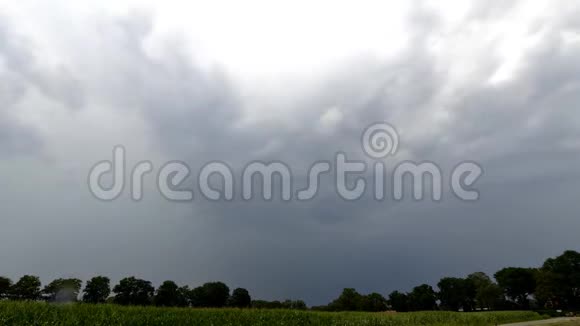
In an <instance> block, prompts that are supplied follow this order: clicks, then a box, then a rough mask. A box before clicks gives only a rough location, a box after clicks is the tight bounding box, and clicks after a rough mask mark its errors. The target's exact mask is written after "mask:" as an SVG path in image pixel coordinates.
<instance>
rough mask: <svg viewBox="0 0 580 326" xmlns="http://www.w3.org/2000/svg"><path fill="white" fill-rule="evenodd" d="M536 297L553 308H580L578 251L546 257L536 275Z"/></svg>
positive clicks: (579, 256)
mask: <svg viewBox="0 0 580 326" xmlns="http://www.w3.org/2000/svg"><path fill="white" fill-rule="evenodd" d="M536 276H537V277H536V281H537V292H538V293H537V297H538V299H539V300H540V301H544V302H545V304H546V305H550V306H552V307H554V308H565V309H580V253H578V252H576V251H572V250H568V251H565V252H564V253H563V254H562V255H560V256H558V257H556V258H549V259H547V260H546V261H545V262H544V264H543V266H542V268H541V269H540V272H539V273H538V274H537V275H536Z"/></svg>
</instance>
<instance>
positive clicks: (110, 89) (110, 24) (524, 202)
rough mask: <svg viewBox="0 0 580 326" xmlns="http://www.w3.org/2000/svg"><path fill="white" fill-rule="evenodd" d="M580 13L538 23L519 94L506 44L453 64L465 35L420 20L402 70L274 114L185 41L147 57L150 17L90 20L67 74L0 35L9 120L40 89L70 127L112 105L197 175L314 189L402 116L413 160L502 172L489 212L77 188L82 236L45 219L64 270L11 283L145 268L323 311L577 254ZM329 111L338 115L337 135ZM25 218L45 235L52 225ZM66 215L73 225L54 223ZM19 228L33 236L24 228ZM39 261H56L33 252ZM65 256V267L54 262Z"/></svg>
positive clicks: (485, 46)
mask: <svg viewBox="0 0 580 326" xmlns="http://www.w3.org/2000/svg"><path fill="white" fill-rule="evenodd" d="M484 7H485V8H484ZM517 7H518V5H513V7H510V6H506V7H504V6H502V8H492V7H489V6H484V5H478V6H476V7H475V9H473V10H472V12H473V13H472V14H470V15H468V16H467V18H466V21H464V22H463V23H464V25H467V24H468V23H469V22H470V20H479V21H485V22H486V23H490V24H491V23H493V21H494V19H500V18H501V17H498V15H497V14H498V13H500V12H503V11H505V10H515V9H517ZM574 9H576V8H574ZM574 12H575V11H574V10H566V11H562V12H559V22H558V23H554V22H553V21H551V20H540V21H538V22H535V26H534V28H530V33H534V32H535V31H542V30H543V31H544V34H543V36H542V38H541V42H539V43H538V45H536V46H535V47H534V48H533V49H532V50H529V51H527V52H525V53H524V55H523V56H522V58H521V59H520V60H519V62H520V63H521V65H520V66H519V68H518V69H516V70H515V71H514V73H513V76H512V77H511V78H509V79H508V80H507V81H503V82H501V83H490V82H489V80H490V78H491V76H492V75H493V74H494V73H495V72H496V71H497V69H499V68H500V66H501V64H502V62H503V60H502V59H501V58H499V57H498V56H496V55H495V53H496V47H497V46H498V44H497V42H496V41H495V40H487V41H483V40H482V41H481V42H479V43H481V44H477V46H480V47H481V51H478V53H476V54H474V56H475V57H469V58H465V57H463V58H461V59H457V60H451V59H449V60H450V61H451V62H449V61H446V60H447V59H448V58H452V57H453V58H455V57H454V56H455V55H456V53H455V50H454V48H453V47H451V48H450V49H448V50H446V51H444V54H443V55H437V54H436V53H434V52H433V51H431V50H430V46H431V45H432V43H433V37H435V36H440V35H441V34H442V33H444V32H448V31H446V30H444V28H445V27H444V26H443V18H442V17H439V16H438V14H437V13H436V12H435V11H433V10H430V9H428V8H426V7H425V8H424V7H420V8H417V10H414V11H413V12H412V14H411V15H410V17H409V30H408V37H409V46H408V48H407V49H406V50H405V51H403V53H401V54H400V55H398V56H397V57H396V58H390V59H379V58H372V57H364V58H359V59H357V60H351V61H346V62H345V63H344V65H343V66H342V67H341V68H340V69H337V70H336V71H334V72H332V73H328V74H326V75H324V76H320V78H319V80H318V81H316V82H313V83H311V84H308V87H307V89H306V90H305V89H303V88H301V87H300V86H301V85H288V89H287V90H282V91H280V93H274V94H270V93H265V94H260V95H261V96H262V97H261V98H260V100H259V101H250V100H247V97H244V94H242V91H241V89H240V88H239V87H238V86H239V85H238V84H236V80H235V78H234V77H233V76H230V75H228V73H227V71H225V70H224V69H222V68H220V67H219V66H216V67H212V68H208V67H205V66H202V65H201V64H199V65H198V64H196V63H195V62H193V63H192V61H191V58H190V57H189V54H188V52H187V51H186V50H185V49H183V48H180V47H179V46H175V45H171V46H168V47H167V48H165V49H164V50H165V51H164V52H163V53H162V54H161V55H157V56H152V55H151V54H150V53H148V51H147V50H146V49H145V45H144V44H145V43H146V42H147V40H148V39H149V38H150V37H151V33H152V30H153V28H152V26H153V24H154V23H153V21H152V19H153V17H151V16H149V15H143V14H130V15H128V16H126V17H123V18H110V17H100V18H99V21H98V24H95V25H96V26H97V27H95V26H93V25H91V24H92V23H91V22H87V24H86V26H84V27H85V28H87V29H88V30H90V33H89V32H87V34H88V35H91V36H92V37H91V38H90V42H88V41H87V44H85V43H83V45H82V46H80V45H79V50H78V51H79V53H80V54H79V55H78V57H74V58H75V60H79V62H72V63H70V64H69V65H68V66H64V67H63V68H62V69H61V70H54V69H48V68H45V67H43V66H42V65H40V64H38V63H37V61H36V60H35V57H36V56H37V55H38V53H36V52H34V51H33V50H31V49H30V47H28V46H26V45H22V42H20V41H15V40H18V39H19V38H18V37H17V36H16V35H14V34H13V33H12V32H10V30H11V29H10V28H7V27H2V25H0V36H2V37H3V38H5V39H7V40H9V41H10V42H5V43H4V44H1V45H0V56H1V57H2V58H3V61H4V63H8V64H5V66H4V67H3V70H0V71H1V74H3V75H2V76H4V77H6V79H4V78H3V80H9V82H8V83H5V84H3V85H2V86H0V90H2V93H1V94H2V95H0V100H1V101H2V103H3V108H5V109H4V110H0V117H1V118H4V117H5V116H6V117H10V116H12V114H5V113H4V115H3V112H10V109H9V108H11V107H12V106H13V105H14V104H15V103H17V102H18V101H19V100H20V99H21V98H23V97H24V96H26V94H27V92H28V91H29V90H30V89H36V90H38V91H40V92H42V93H43V94H44V95H45V96H46V97H49V98H52V99H53V100H54V101H57V102H59V103H61V104H63V106H65V107H66V108H68V109H69V111H70V112H71V113H70V114H75V113H74V112H76V111H75V110H74V108H81V109H82V108H83V107H85V106H86V105H88V104H94V103H97V104H98V105H103V106H104V107H108V108H113V109H114V110H115V111H116V112H118V114H119V117H124V116H125V115H128V114H129V113H130V112H134V111H136V112H138V115H139V116H140V117H141V118H142V120H143V122H144V124H145V125H146V127H147V128H148V129H147V130H148V133H147V134H146V135H135V138H139V137H143V138H146V140H144V141H143V142H144V143H146V144H147V146H148V149H149V150H150V151H151V152H161V153H163V154H164V155H165V157H166V158H167V159H179V160H184V161H187V162H188V163H190V164H191V166H192V169H193V170H195V169H196V168H200V167H201V165H202V164H203V163H205V162H208V161H212V160H222V161H225V162H227V163H229V164H230V165H232V166H233V167H234V168H235V169H236V170H239V169H241V168H242V167H243V166H244V164H245V163H248V162H250V161H252V160H257V159H259V160H266V161H267V160H281V161H284V162H286V163H288V164H289V165H290V166H291V167H292V168H293V169H294V168H295V171H294V172H296V173H295V178H296V180H295V181H296V182H297V183H303V182H304V178H305V177H304V175H305V170H304V169H305V168H306V167H308V166H309V165H310V164H312V163H313V162H314V161H317V160H330V159H332V158H333V155H334V153H335V152H336V151H337V150H341V151H345V152H347V153H348V154H349V156H350V158H351V159H355V158H356V159H362V158H364V155H363V152H362V151H361V147H360V135H361V133H362V131H363V129H364V128H365V127H366V126H367V125H369V124H370V123H372V122H375V121H388V122H390V123H392V124H393V125H395V126H396V127H397V128H398V129H399V132H400V135H401V149H402V151H403V153H401V156H398V157H396V158H394V160H395V161H396V159H397V158H401V159H403V158H408V159H413V160H416V161H422V160H432V161H435V162H437V163H439V164H441V166H442V168H443V169H444V170H445V171H446V174H445V175H448V174H449V172H450V169H451V168H452V167H453V166H454V165H455V164H456V163H458V162H459V161H460V160H477V161H478V162H480V163H481V164H482V165H483V167H484V169H485V176H484V177H483V178H482V179H481V181H480V183H478V186H479V189H480V192H481V196H482V198H481V200H480V201H478V202H476V203H464V202H460V201H459V200H457V199H456V198H454V197H453V196H452V195H451V194H449V193H446V194H445V195H444V200H443V202H441V203H432V202H421V203H415V202H412V201H403V202H394V201H389V200H387V201H385V202H375V201H373V200H372V199H371V198H370V197H368V196H367V197H365V198H363V199H361V200H359V201H356V202H345V201H343V200H341V199H339V197H338V196H337V195H336V193H334V192H333V189H332V184H331V178H330V177H327V178H324V179H323V190H322V191H321V193H320V194H319V196H318V197H317V198H316V199H314V200H312V201H309V202H290V203H284V202H280V201H278V200H274V201H272V202H263V201H260V200H256V201H252V202H243V201H240V200H236V201H234V202H232V203H223V202H222V203H211V202H207V201H203V200H202V199H199V200H198V199H196V201H195V202H194V203H189V204H175V203H167V202H163V201H162V200H161V199H160V198H156V197H155V198H151V197H153V196H151V197H149V198H148V199H147V200H146V201H145V202H143V203H130V202H128V200H127V201H125V199H123V201H122V202H118V203H113V204H107V203H97V202H96V201H94V200H92V199H91V198H89V196H88V194H86V196H85V195H79V191H82V190H79V187H69V188H63V189H62V190H60V191H62V194H69V195H71V193H73V196H72V198H73V199H75V200H73V202H74V204H72V205H73V207H69V205H70V204H67V203H64V202H62V200H60V201H59V199H58V197H59V196H60V195H61V194H60V193H59V194H52V196H49V198H46V199H44V200H43V201H42V202H43V203H44V204H45V205H47V206H48V207H49V208H51V209H48V210H45V211H49V212H50V214H51V217H50V221H53V220H54V219H58V220H59V221H61V222H62V223H63V224H65V222H66V224H65V225H67V226H68V227H67V228H66V229H65V230H64V231H63V230H62V229H60V228H57V227H55V226H53V227H52V228H51V226H50V225H45V224H46V223H48V222H46V221H45V222H42V224H41V225H44V227H43V230H45V229H47V228H48V229H49V230H50V231H51V232H50V237H49V236H48V235H46V237H47V238H46V239H45V238H43V236H42V234H39V237H41V238H42V239H45V240H47V242H46V243H44V244H43V248H38V249H36V250H40V251H41V252H44V251H50V250H49V249H50V248H53V249H58V250H57V251H58V252H59V255H58V256H57V257H55V258H50V259H49V258H46V259H44V258H37V259H41V261H42V262H46V264H41V263H38V264H36V265H34V264H32V263H30V262H28V263H26V262H23V261H22V258H14V262H15V263H14V264H13V266H14V267H11V268H12V269H11V271H12V273H14V274H16V273H22V272H21V270H20V269H19V267H18V266H19V265H23V266H27V267H28V268H32V267H31V266H34V267H35V268H37V269H36V270H35V271H34V272H36V273H40V274H42V275H43V276H44V275H49V276H53V275H54V276H55V277H57V276H59V275H55V274H57V273H59V270H62V269H64V270H67V271H75V272H76V273H77V274H80V275H79V276H81V277H84V276H87V275H92V274H94V273H103V274H108V275H110V276H112V277H113V278H119V277H122V276H124V275H126V274H132V273H135V274H139V275H142V276H143V277H146V278H149V279H151V280H153V281H154V282H156V283H159V282H161V281H163V280H164V279H165V278H171V279H175V280H177V281H179V282H181V283H189V284H191V285H196V284H197V283H200V282H203V281H209V280H213V279H221V280H224V281H226V282H228V283H230V284H232V285H236V286H245V287H247V288H249V289H250V291H251V292H252V293H253V294H254V295H255V296H256V297H260V298H267V299H284V298H286V297H292V298H304V299H306V300H307V301H308V302H309V303H311V304H320V303H325V302H327V301H329V300H330V299H331V298H332V297H334V296H336V295H337V294H338V293H339V291H340V290H341V288H342V287H356V288H358V289H360V290H361V291H381V292H382V293H384V294H386V292H387V291H390V290H395V289H403V290H406V289H409V288H410V287H411V286H413V285H416V284H419V283H422V282H431V283H435V282H436V280H437V278H439V277H441V276H443V275H464V274H466V273H468V272H472V271H477V270H483V271H486V272H493V271H494V270H495V269H497V268H500V267H502V266H504V265H506V264H516V265H523V266H528V265H537V264H539V263H540V262H541V259H542V258H545V257H546V256H550V255H554V254H557V253H559V251H561V250H564V249H567V248H571V249H578V248H577V244H575V243H574V241H573V239H574V238H575V232H574V230H577V229H578V227H580V224H579V222H578V221H577V220H575V219H574V212H577V211H578V209H579V208H580V207H579V204H578V200H576V198H574V194H575V193H577V189H576V187H577V186H578V185H579V184H580V174H579V173H578V170H577V166H578V162H580V154H578V153H579V151H578V149H580V143H579V142H578V139H579V137H578V136H580V135H579V130H580V114H578V110H577V108H576V107H577V103H579V102H580V95H579V94H580V92H578V85H579V84H578V83H579V80H578V76H580V62H579V61H578V60H577V59H576V58H578V57H579V54H580V53H579V52H580V46H579V45H578V43H567V41H565V40H564V39H563V38H562V37H561V32H563V31H577V30H578V26H575V25H574V19H573V18H572V17H575V16H574ZM454 33H457V34H458V35H460V36H461V35H464V34H462V33H467V35H469V33H468V32H467V31H462V30H459V31H454ZM451 34H452V35H450V37H451V38H452V37H454V36H456V35H455V34H453V33H451ZM470 36H471V37H473V35H470ZM24 43H25V42H24ZM444 45H447V44H444ZM474 46H475V45H474ZM83 51H86V52H83ZM91 53H98V55H91ZM83 54H84V55H83ZM461 60H465V61H461ZM468 60H469V61H471V60H477V62H476V64H475V65H474V66H475V68H474V72H473V73H472V74H468V76H467V77H465V78H463V79H456V78H455V75H454V72H455V71H454V70H453V69H454V68H457V67H463V66H471V65H473V63H472V62H468ZM75 67H76V69H72V68H75ZM79 67H88V68H86V69H81V68H79ZM74 71H77V74H75V73H74ZM258 93H259V92H258ZM257 109H260V110H263V111H258V112H260V113H257V114H256V115H258V116H259V117H261V115H264V116H266V117H268V118H266V119H265V120H264V121H261V120H259V119H257V121H249V122H248V121H246V119H245V118H246V117H247V115H250V114H249V113H248V112H256V111H255V110H257ZM271 112H276V114H271ZM329 112H331V113H332V114H334V115H338V118H337V119H336V120H335V121H331V123H329V124H328V125H326V124H325V122H324V117H325V115H326V114H327V113H329ZM439 114H443V115H444V117H443V118H440V115H439ZM3 126H4V127H5V128H2V129H0V130H2V131H0V144H21V142H15V141H14V139H20V136H17V135H18V132H17V130H20V128H19V127H18V125H16V124H15V122H14V120H13V119H12V118H10V120H7V119H3V120H1V121H0V127H3ZM3 132H4V133H5V134H6V135H7V136H4V137H3V136H2V135H3ZM2 139H8V140H9V141H10V142H5V143H3V142H2ZM120 141H121V140H120ZM120 141H119V142H120ZM3 146H4V145H3ZM127 149H128V151H129V152H131V151H132V148H130V147H128V148H127ZM403 154H404V155H406V156H403ZM391 163H392V162H391ZM191 182H192V183H193V182H195V179H192V180H191ZM82 186H84V185H82ZM71 189H75V191H72V190H71ZM82 189H84V188H82ZM77 190H78V191H77ZM197 195H198V197H199V194H197ZM25 212H27V213H28V214H29V215H28V217H27V221H29V222H30V223H31V224H33V223H35V221H36V220H37V219H36V218H35V217H34V214H38V212H34V210H33V209H32V208H27V209H26V210H25ZM57 212H66V214H63V215H66V217H55V216H52V215H57ZM53 228H54V229H53ZM18 230H20V231H22V230H24V226H23V227H22V229H16V230H15V231H14V230H13V231H14V232H16V233H18ZM14 232H13V233H14ZM553 234H558V236H557V237H556V236H553ZM54 238H57V239H58V241H54V240H53V241H48V240H50V239H54ZM11 239H13V241H15V242H16V243H19V242H18V241H19V240H18V239H14V238H11ZM78 243H86V245H84V246H79V245H78ZM574 246H576V248H574ZM1 247H3V248H6V246H1ZM46 248H49V249H46ZM22 251H23V252H25V253H26V254H27V255H30V256H31V257H35V256H36V257H39V256H40V255H39V254H34V252H35V250H33V249H31V248H30V247H25V248H24V249H22ZM6 255H7V253H6ZM67 255H68V256H67ZM87 256H90V257H93V259H90V260H88V261H87V259H86V258H84V259H83V257H87ZM70 257H74V258H75V259H70ZM43 259H44V260H43ZM50 261H52V262H53V263H55V264H56V267H46V265H48V264H49V263H50ZM75 261H80V262H81V263H75Z"/></svg>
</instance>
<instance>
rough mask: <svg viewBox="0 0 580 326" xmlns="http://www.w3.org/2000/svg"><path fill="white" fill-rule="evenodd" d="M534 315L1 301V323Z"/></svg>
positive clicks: (433, 320)
mask: <svg viewBox="0 0 580 326" xmlns="http://www.w3.org/2000/svg"><path fill="white" fill-rule="evenodd" d="M542 318H543V317H542V316H540V315H539V314H537V313H534V312H523V311H510V312H475V313H459V312H411V313H355V312H344V313H330V312H314V311H298V310H258V309H191V308H156V307H123V306H118V305H88V304H65V305H55V304H47V303H41V302H10V301H4V302H0V325H102V326H109V325H168V326H174V325H191V326H210V325H211V326H221V325H231V326H233V325H236V326H237V325H240V326H243V325H261V326H277V325H280V326H281V325H286V326H294V325H312V326H318V325H320V326H322V325H325V326H326V325H332V326H339V325H340V326H351V325H352V326H359V325H372V326H406V325H413V326H415V325H451V326H453V325H458V326H459V325H461V326H465V325H496V324H502V323H510V322H518V321H529V320H537V319H542Z"/></svg>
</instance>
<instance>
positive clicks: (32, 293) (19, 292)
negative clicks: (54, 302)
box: [10, 275, 41, 300]
mask: <svg viewBox="0 0 580 326" xmlns="http://www.w3.org/2000/svg"><path fill="white" fill-rule="evenodd" d="M40 286H41V283H40V279H39V278H38V276H34V275H24V276H22V277H21V278H20V279H19V280H18V282H16V284H14V285H13V286H12V288H11V289H10V297H11V298H12V299H15V300H38V299H40Z"/></svg>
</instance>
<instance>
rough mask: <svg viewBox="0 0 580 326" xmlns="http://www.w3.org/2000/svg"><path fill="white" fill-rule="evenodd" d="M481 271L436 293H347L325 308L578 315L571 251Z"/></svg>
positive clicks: (442, 284)
mask: <svg viewBox="0 0 580 326" xmlns="http://www.w3.org/2000/svg"><path fill="white" fill-rule="evenodd" d="M493 277H494V279H495V281H494V280H492V279H491V277H489V276H488V275H486V274H485V273H483V272H476V273H472V274H469V275H468V276H467V277H465V278H458V277H444V278H442V279H441V280H440V281H439V282H438V283H437V291H436V290H435V289H434V288H433V287H432V286H431V285H428V284H421V285H419V286H416V287H414V288H413V289H412V290H411V291H410V292H408V293H404V292H399V291H394V292H392V293H390V294H389V295H388V298H385V297H383V296H382V295H381V294H379V293H371V294H368V295H362V294H360V293H358V292H357V291H356V290H355V289H352V288H348V289H344V290H343V291H342V294H341V295H340V296H339V297H338V298H337V299H335V300H334V301H332V302H331V303H330V304H328V305H326V306H320V307H313V309H316V310H326V311H384V310H388V309H391V310H396V311H400V312H405V311H420V310H450V311H474V310H512V309H518V310H527V309H561V310H580V253H578V252H576V251H572V250H568V251H565V252H564V253H563V254H562V255H560V256H557V257H555V258H549V259H547V260H546V261H545V262H544V264H543V265H542V266H541V267H539V268H521V267H506V268H503V269H501V270H499V271H497V272H496V273H495V274H494V275H493Z"/></svg>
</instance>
